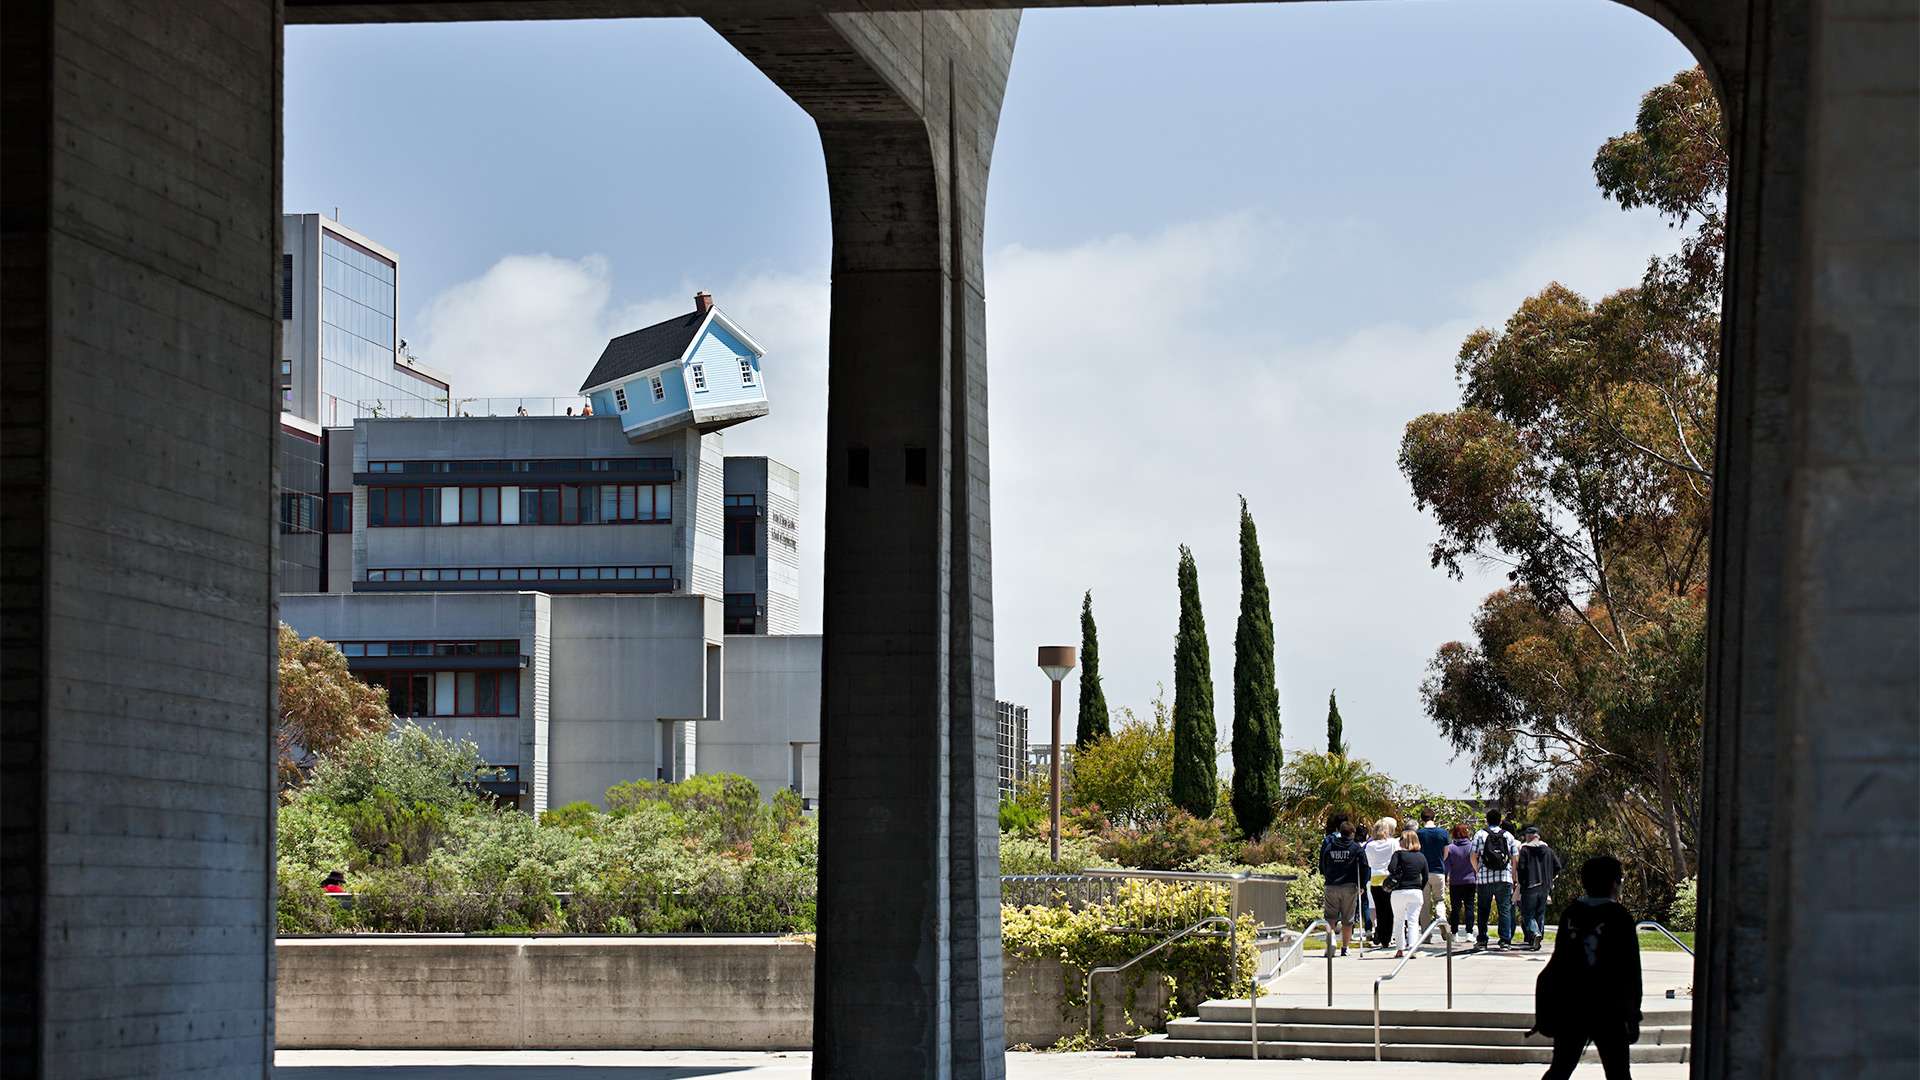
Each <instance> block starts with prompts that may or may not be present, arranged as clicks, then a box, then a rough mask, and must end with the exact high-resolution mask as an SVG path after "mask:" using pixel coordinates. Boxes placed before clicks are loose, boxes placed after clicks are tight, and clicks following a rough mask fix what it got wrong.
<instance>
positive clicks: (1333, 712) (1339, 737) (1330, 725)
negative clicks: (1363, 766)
mask: <svg viewBox="0 0 1920 1080" xmlns="http://www.w3.org/2000/svg"><path fill="white" fill-rule="evenodd" d="M1327 753H1329V754H1331V755H1333V756H1334V757H1346V756H1347V739H1346V732H1345V731H1344V730H1343V729H1342V727H1341V724H1340V703H1339V702H1338V701H1335V700H1334V699H1333V691H1331V690H1329V691H1327Z"/></svg>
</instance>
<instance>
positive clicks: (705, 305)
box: [693, 289, 713, 315]
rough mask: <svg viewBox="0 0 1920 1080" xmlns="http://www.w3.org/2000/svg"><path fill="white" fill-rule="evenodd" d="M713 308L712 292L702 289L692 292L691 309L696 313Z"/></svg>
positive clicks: (701, 313)
mask: <svg viewBox="0 0 1920 1080" xmlns="http://www.w3.org/2000/svg"><path fill="white" fill-rule="evenodd" d="M712 308H713V294H712V293H710V292H707V291H706V290H704V289H702V290H701V291H700V292H697V293H694V294H693V311H694V314H696V315H705V314H706V313H707V312H708V311H709V310H711V309H712Z"/></svg>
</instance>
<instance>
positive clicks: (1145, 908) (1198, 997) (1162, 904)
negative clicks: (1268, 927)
mask: <svg viewBox="0 0 1920 1080" xmlns="http://www.w3.org/2000/svg"><path fill="white" fill-rule="evenodd" d="M1227 903H1228V895H1227V889H1226V887H1225V886H1222V885H1186V884H1175V883H1167V882H1157V881H1124V882H1121V883H1120V886H1119V888H1118V889H1117V890H1116V891H1115V894H1114V898H1113V900H1112V902H1110V903H1101V904H1095V905H1092V906H1090V907H1087V908H1083V909H1080V910H1074V909H1072V908H1067V907H1008V908H1003V909H1001V912H1000V932H1001V939H1002V943H1003V948H1004V949H1005V953H1006V955H1007V956H1008V957H1023V958H1026V959H1034V960H1058V961H1060V963H1061V965H1062V966H1063V967H1064V968H1065V969H1066V972H1067V976H1068V977H1067V983H1068V985H1067V986H1066V987H1065V990H1066V994H1065V999H1064V1002H1063V1005H1064V1007H1066V1008H1070V1009H1084V1008H1086V1005H1087V998H1086V975H1087V972H1088V971H1091V970H1092V969H1094V968H1096V967H1104V966H1107V965H1112V964H1122V963H1125V962H1126V961H1128V960H1131V959H1132V958H1133V957H1134V956H1136V955H1138V954H1140V953H1142V952H1144V951H1146V950H1147V949H1148V948H1150V947H1152V946H1153V945H1154V944H1155V943H1156V942H1158V941H1159V940H1160V939H1162V938H1164V937H1166V936H1167V935H1169V934H1172V933H1174V932H1175V931H1178V930H1182V929H1184V928H1186V927H1188V926H1191V925H1193V924H1194V923H1196V922H1198V921H1200V920H1201V919H1203V918H1206V917H1207V916H1210V915H1225V914H1227ZM1238 923H1239V926H1238V935H1239V940H1238V945H1239V955H1238V956H1235V957H1232V958H1231V959H1232V963H1231V966H1230V965H1229V958H1230V957H1229V952H1228V942H1227V939H1226V938H1223V937H1203V936H1199V935H1195V936H1191V937H1187V938H1184V939H1182V940H1180V941H1178V942H1175V943H1174V944H1173V945H1170V946H1168V947H1167V948H1166V949H1163V950H1161V951H1160V952H1159V953H1156V954H1155V955H1154V956H1152V957H1151V958H1149V959H1147V960H1145V961H1142V962H1141V963H1140V964H1139V965H1137V966H1136V967H1134V968H1132V969H1130V970H1129V971H1128V972H1127V973H1126V974H1125V975H1123V976H1121V979H1122V980H1123V981H1122V983H1121V985H1122V986H1123V987H1125V989H1124V991H1123V993H1124V996H1125V1000H1126V1001H1127V1002H1128V1003H1129V1005H1130V1004H1131V1002H1132V1001H1133V998H1134V995H1135V994H1136V993H1137V992H1138V990H1139V987H1140V986H1141V985H1143V984H1144V982H1145V980H1146V979H1147V978H1148V977H1153V978H1158V979H1162V980H1164V981H1165V983H1166V985H1167V986H1168V988H1169V989H1171V990H1172V991H1173V995H1174V1000H1175V1002H1176V1007H1177V1008H1179V1009H1181V1010H1183V1011H1185V1012H1189V1013H1191V1012H1193V1011H1194V1010H1195V1009H1196V1008H1197V1007H1198V1005H1199V1004H1200V1002H1202V1001H1206V1000H1207V999H1209V998H1215V997H1221V996H1224V995H1226V994H1228V993H1231V992H1233V991H1234V990H1236V989H1244V988H1245V987H1246V986H1247V984H1248V982H1249V980H1251V979H1252V978H1253V972H1254V964H1255V958H1256V951H1255V948H1254V941H1253V931H1254V924H1253V919H1252V918H1251V917H1250V916H1242V917H1241V918H1240V919H1239V920H1238ZM1115 927H1126V928H1128V929H1129V930H1136V929H1137V930H1140V931H1143V932H1140V933H1132V932H1129V933H1121V934H1116V933H1112V932H1111V930H1112V929H1113V928H1115ZM1206 929H1208V930H1215V931H1218V930H1225V929H1226V927H1224V926H1220V925H1215V926H1212V927H1208V928H1206ZM1229 971H1231V973H1232V980H1231V984H1229V979H1228V975H1229ZM1096 990H1097V991H1098V992H1099V993H1100V994H1101V995H1102V996H1103V997H1104V996H1105V995H1107V994H1111V993H1114V992H1115V989H1114V988H1111V987H1109V986H1107V985H1106V984H1102V985H1101V986H1100V987H1097V988H1096Z"/></svg>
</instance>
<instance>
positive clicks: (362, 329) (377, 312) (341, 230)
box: [275, 214, 452, 593]
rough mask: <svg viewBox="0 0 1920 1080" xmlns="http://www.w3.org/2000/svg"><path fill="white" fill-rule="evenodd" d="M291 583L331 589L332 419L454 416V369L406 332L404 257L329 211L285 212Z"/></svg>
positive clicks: (289, 588)
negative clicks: (427, 361)
mask: <svg viewBox="0 0 1920 1080" xmlns="http://www.w3.org/2000/svg"><path fill="white" fill-rule="evenodd" d="M280 229H281V241H282V246H281V252H282V253H281V256H280V410H281V412H280V495H279V500H278V503H279V505H278V506H277V507H276V508H275V510H276V514H277V517H278V521H279V527H280V544H279V552H280V589H281V591H282V592H296V593H297V592H318V591H320V590H323V589H325V588H326V587H327V585H326V582H327V577H328V569H329V568H328V562H327V554H328V551H327V543H326V536H327V532H328V519H327V508H326V492H327V482H326V479H327V452H326V433H325V429H326V427H328V426H333V425H339V424H351V423H353V421H354V420H355V419H356V418H358V417H361V416H446V415H448V414H449V412H450V406H449V402H450V400H451V396H452V390H451V388H450V385H449V383H448V380H447V377H446V376H445V375H442V374H440V373H438V372H436V371H434V370H433V369H432V368H429V367H427V366H426V365H424V364H422V363H420V362H419V361H417V360H415V359H414V358H413V356H412V355H411V354H410V353H409V352H408V351H407V350H406V348H405V344H406V343H405V342H403V341H401V340H400V337H399V334H398V330H397V324H396V321H395V316H396V312H397V311H398V310H399V297H400V258H399V256H398V255H396V254H394V253H393V252H392V251H389V250H388V249H387V248H385V247H382V246H381V245H380V244H378V243H376V242H375V241H373V240H371V239H369V238H368V237H365V236H362V235H360V234H359V233H357V232H354V231H353V230H352V229H349V228H347V227H346V226H344V225H341V224H340V223H339V222H337V221H333V220H331V219H329V218H326V217H323V216H321V215H319V214H285V215H282V217H281V219H280Z"/></svg>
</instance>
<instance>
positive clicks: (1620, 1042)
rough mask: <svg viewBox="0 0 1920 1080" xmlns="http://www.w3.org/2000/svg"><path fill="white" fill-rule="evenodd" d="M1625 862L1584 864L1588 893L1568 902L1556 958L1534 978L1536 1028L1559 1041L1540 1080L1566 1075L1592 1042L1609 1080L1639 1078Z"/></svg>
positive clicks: (1636, 983)
mask: <svg viewBox="0 0 1920 1080" xmlns="http://www.w3.org/2000/svg"><path fill="white" fill-rule="evenodd" d="M1624 876H1625V873H1624V871H1623V870H1622V868H1621V866H1620V860H1618V859H1616V858H1614V857H1613V856H1611V855H1596V856H1594V857H1593V858H1591V859H1588V860H1587V861H1586V862H1584V863H1582V864H1581V866H1580V887H1581V889H1582V890H1584V892H1585V895H1584V896H1582V897H1580V898H1579V899H1578V900H1575V901H1574V902H1573V903H1571V904H1568V905H1567V909H1566V911H1565V912H1564V913H1563V914H1562V915H1561V916H1560V932H1559V934H1558V935H1557V936H1556V938H1555V939H1554V942H1553V956H1552V957H1551V958H1549V959H1548V960H1547V966H1546V967H1545V968H1544V969H1542V970H1541V972H1540V978H1539V980H1538V981H1536V982H1535V983H1534V1020H1533V1030H1534V1031H1535V1032H1537V1033H1539V1034H1541V1035H1545V1036H1546V1037H1548V1038H1550V1039H1552V1040H1553V1063H1552V1064H1551V1065H1549V1066H1547V1071H1546V1074H1545V1075H1544V1076H1543V1077H1542V1078H1541V1080H1567V1078H1568V1077H1570V1076H1572V1075H1573V1069H1574V1066H1576V1065H1578V1064H1579V1063H1580V1056H1581V1055H1582V1054H1584V1053H1585V1052H1586V1049H1587V1044H1588V1043H1593V1044H1594V1049H1595V1050H1597V1051H1599V1053H1600V1067H1601V1068H1602V1069H1604V1070H1605V1071H1606V1077H1607V1080H1632V1075H1631V1070H1630V1066H1629V1060H1630V1053H1631V1052H1630V1051H1629V1050H1628V1047H1630V1046H1632V1045H1633V1044H1634V1043H1636V1042H1639V1041H1640V1020H1641V1015H1642V1014H1641V1012H1640V997H1641V994H1642V993H1643V991H1642V988H1641V984H1640V936H1639V934H1638V933H1637V932H1636V931H1635V928H1634V921H1633V915H1632V914H1630V913H1629V912H1628V911H1627V909H1626V908H1625V907H1623V906H1621V904H1620V901H1619V897H1620V880H1621V878H1623V877H1624Z"/></svg>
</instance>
